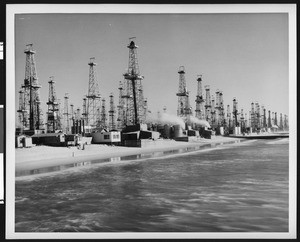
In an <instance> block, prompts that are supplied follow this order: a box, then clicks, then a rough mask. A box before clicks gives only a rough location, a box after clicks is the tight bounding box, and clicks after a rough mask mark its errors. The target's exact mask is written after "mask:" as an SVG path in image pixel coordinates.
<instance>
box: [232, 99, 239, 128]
mask: <svg viewBox="0 0 300 242" xmlns="http://www.w3.org/2000/svg"><path fill="white" fill-rule="evenodd" d="M232 114H233V118H234V126H236V127H238V126H239V123H238V115H239V113H238V102H237V100H236V98H233V107H232Z"/></svg>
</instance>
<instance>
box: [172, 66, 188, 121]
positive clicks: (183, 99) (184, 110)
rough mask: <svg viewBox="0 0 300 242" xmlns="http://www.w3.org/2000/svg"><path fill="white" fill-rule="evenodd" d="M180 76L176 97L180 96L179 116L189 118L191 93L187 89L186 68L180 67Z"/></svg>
mask: <svg viewBox="0 0 300 242" xmlns="http://www.w3.org/2000/svg"><path fill="white" fill-rule="evenodd" d="M178 74H179V88H178V92H177V93H176V96H178V107H177V116H180V117H187V116H189V115H190V114H191V108H190V106H189V92H188V91H187V89H186V81H185V69H184V66H180V67H179V70H178Z"/></svg>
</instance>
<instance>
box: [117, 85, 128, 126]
mask: <svg viewBox="0 0 300 242" xmlns="http://www.w3.org/2000/svg"><path fill="white" fill-rule="evenodd" d="M118 89H119V104H118V106H117V108H118V118H117V127H118V129H122V128H124V127H125V125H126V122H125V98H124V97H123V96H124V94H123V84H122V82H121V81H120V83H119V88H118Z"/></svg>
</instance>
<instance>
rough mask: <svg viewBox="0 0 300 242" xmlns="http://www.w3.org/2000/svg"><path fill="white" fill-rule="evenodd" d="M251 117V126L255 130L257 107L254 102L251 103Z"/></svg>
mask: <svg viewBox="0 0 300 242" xmlns="http://www.w3.org/2000/svg"><path fill="white" fill-rule="evenodd" d="M249 118H250V120H251V122H250V123H251V125H250V127H251V128H252V130H253V131H254V130H255V128H256V123H255V120H256V119H255V108H254V102H252V103H251V111H250V115H249Z"/></svg>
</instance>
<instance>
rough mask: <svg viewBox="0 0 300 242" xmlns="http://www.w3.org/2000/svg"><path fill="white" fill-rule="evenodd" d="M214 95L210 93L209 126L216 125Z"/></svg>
mask: <svg viewBox="0 0 300 242" xmlns="http://www.w3.org/2000/svg"><path fill="white" fill-rule="evenodd" d="M215 101H216V100H215V97H214V95H211V126H213V127H216V109H215Z"/></svg>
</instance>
